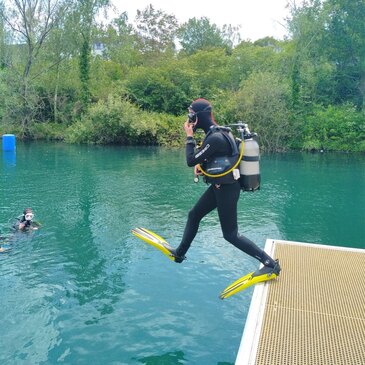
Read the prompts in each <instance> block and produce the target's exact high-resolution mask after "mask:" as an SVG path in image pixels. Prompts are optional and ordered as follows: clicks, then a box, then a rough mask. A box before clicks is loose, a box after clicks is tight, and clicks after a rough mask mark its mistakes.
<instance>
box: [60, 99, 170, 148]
mask: <svg viewBox="0 0 365 365" xmlns="http://www.w3.org/2000/svg"><path fill="white" fill-rule="evenodd" d="M171 120H174V118H171V117H169V116H166V115H165V116H161V115H158V114H153V113H147V112H143V111H141V110H140V109H138V108H137V107H136V106H134V105H133V104H131V103H130V102H129V101H127V100H124V99H121V98H120V97H118V96H115V95H110V96H108V97H107V98H106V100H100V101H99V102H98V103H96V104H94V105H93V106H91V107H90V108H89V110H88V112H87V113H86V114H84V115H83V116H82V118H81V120H80V121H78V122H76V123H74V124H73V125H72V126H70V127H69V128H68V129H67V130H66V135H65V140H66V141H67V142H71V143H96V144H109V143H120V144H125V145H126V144H142V145H151V144H158V143H160V144H165V143H168V142H169V138H168V136H169V135H171V136H172V137H175V138H176V137H177V129H176V128H175V127H174V123H173V122H172V121H171Z"/></svg>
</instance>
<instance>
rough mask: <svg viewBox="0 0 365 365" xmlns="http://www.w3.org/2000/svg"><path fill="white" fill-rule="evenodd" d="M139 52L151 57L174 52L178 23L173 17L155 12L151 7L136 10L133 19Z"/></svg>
mask: <svg viewBox="0 0 365 365" xmlns="http://www.w3.org/2000/svg"><path fill="white" fill-rule="evenodd" d="M135 22H136V28H137V35H138V39H139V49H140V51H141V52H142V53H143V54H145V55H147V56H148V57H151V54H154V55H159V54H161V53H166V52H169V51H174V50H175V43H174V39H175V36H176V31H177V29H178V22H177V19H176V17H175V16H174V15H169V14H166V13H165V12H163V11H162V10H156V9H155V8H154V7H153V6H152V5H149V6H147V7H146V8H145V9H144V10H142V11H141V10H137V16H136V19H135Z"/></svg>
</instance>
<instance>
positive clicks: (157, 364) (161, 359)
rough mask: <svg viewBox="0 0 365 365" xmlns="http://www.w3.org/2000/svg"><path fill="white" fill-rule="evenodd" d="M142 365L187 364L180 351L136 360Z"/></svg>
mask: <svg viewBox="0 0 365 365" xmlns="http://www.w3.org/2000/svg"><path fill="white" fill-rule="evenodd" d="M138 361H139V362H140V363H141V364H143V365H179V364H188V362H187V361H186V359H185V358H184V353H183V352H182V351H175V352H168V353H166V354H164V355H161V356H158V355H157V356H147V357H144V358H143V359H138Z"/></svg>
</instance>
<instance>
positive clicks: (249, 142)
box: [235, 122, 261, 191]
mask: <svg viewBox="0 0 365 365" xmlns="http://www.w3.org/2000/svg"><path fill="white" fill-rule="evenodd" d="M235 126H237V127H238V128H237V130H238V131H239V132H240V133H241V138H242V141H241V144H242V143H243V148H244V149H243V155H242V159H241V162H240V166H239V170H240V179H239V181H240V185H241V189H242V190H243V191H255V190H258V189H260V182H261V176H260V148H259V144H258V143H257V141H256V140H255V139H254V137H256V133H251V132H250V130H249V129H248V126H247V124H245V123H242V122H238V123H237V124H236V125H235ZM241 144H240V146H239V149H240V150H241V148H242V146H241Z"/></svg>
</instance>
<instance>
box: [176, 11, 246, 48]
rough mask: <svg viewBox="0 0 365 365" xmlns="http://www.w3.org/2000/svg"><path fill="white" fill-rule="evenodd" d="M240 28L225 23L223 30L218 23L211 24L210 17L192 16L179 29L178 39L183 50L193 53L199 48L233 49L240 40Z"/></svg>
mask: <svg viewBox="0 0 365 365" xmlns="http://www.w3.org/2000/svg"><path fill="white" fill-rule="evenodd" d="M237 30H238V28H234V27H232V26H231V25H225V26H224V27H223V30H221V29H220V28H219V27H218V26H217V25H216V24H211V23H210V21H209V19H208V18H206V17H202V18H200V19H197V18H192V19H189V20H188V22H187V23H185V24H183V25H182V26H181V27H180V28H179V30H178V39H179V41H180V44H181V46H182V50H183V51H184V52H185V53H187V54H188V55H191V54H193V53H196V52H197V51H199V50H209V49H212V48H224V49H226V50H227V51H231V49H232V47H233V45H234V44H235V43H236V42H237V41H239V35H238V32H237Z"/></svg>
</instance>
